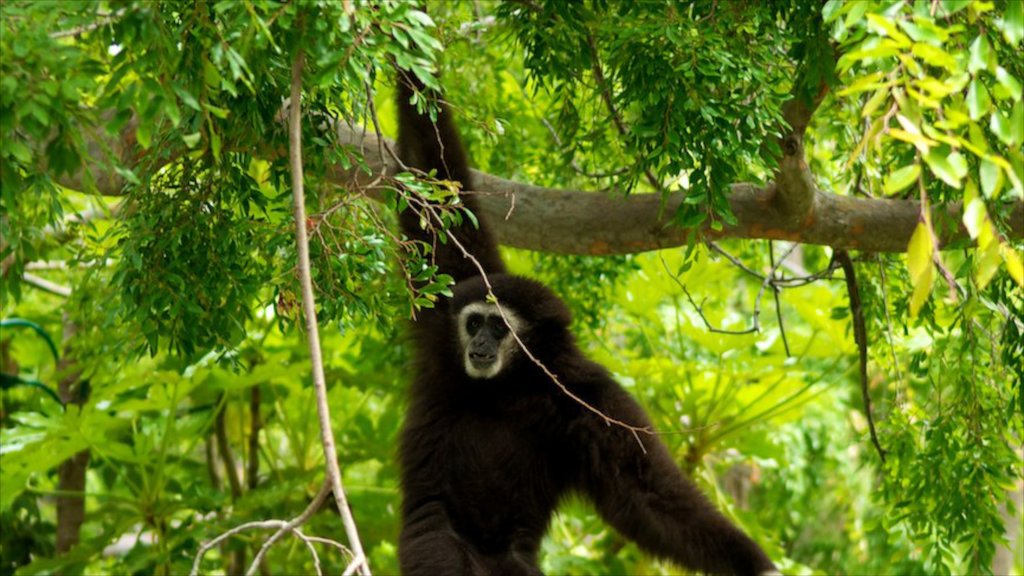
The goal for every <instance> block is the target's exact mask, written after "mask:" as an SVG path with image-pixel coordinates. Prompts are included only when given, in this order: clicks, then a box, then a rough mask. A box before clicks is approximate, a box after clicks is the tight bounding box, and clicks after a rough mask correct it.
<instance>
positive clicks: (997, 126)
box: [988, 110, 1013, 146]
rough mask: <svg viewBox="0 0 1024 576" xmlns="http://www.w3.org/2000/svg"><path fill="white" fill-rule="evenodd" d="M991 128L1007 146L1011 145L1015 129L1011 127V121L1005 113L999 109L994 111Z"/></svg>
mask: <svg viewBox="0 0 1024 576" xmlns="http://www.w3.org/2000/svg"><path fill="white" fill-rule="evenodd" d="M988 127H989V130H991V131H992V133H993V134H995V135H996V137H997V138H999V140H1000V141H1001V142H1002V143H1003V144H1006V145H1007V146H1010V145H1011V142H1012V141H1013V131H1012V130H1011V127H1010V121H1009V120H1008V119H1007V118H1006V116H1003V113H1002V112H1000V111H999V110H993V111H992V118H991V120H990V121H989V124H988Z"/></svg>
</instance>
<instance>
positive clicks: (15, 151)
mask: <svg viewBox="0 0 1024 576" xmlns="http://www.w3.org/2000/svg"><path fill="white" fill-rule="evenodd" d="M4 149H5V150H4V151H5V152H7V153H9V154H10V155H11V156H14V159H15V160H17V161H18V162H20V163H21V164H22V165H25V164H28V163H29V162H31V161H32V150H30V149H29V147H28V146H26V145H25V144H24V143H23V142H20V141H18V140H13V139H11V140H9V141H6V142H4Z"/></svg>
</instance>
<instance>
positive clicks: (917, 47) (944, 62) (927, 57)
mask: <svg viewBox="0 0 1024 576" xmlns="http://www.w3.org/2000/svg"><path fill="white" fill-rule="evenodd" d="M910 51H911V53H913V54H914V56H917V57H918V58H920V59H922V60H924V61H925V62H927V63H928V64H930V65H932V66H936V67H939V68H945V69H946V70H949V71H950V72H953V73H956V72H958V71H959V70H958V66H957V64H956V59H955V58H953V56H952V55H950V53H949V52H946V51H945V50H943V49H942V48H938V47H935V46H932V45H931V44H923V43H921V42H918V43H916V44H914V46H913V48H911V49H910Z"/></svg>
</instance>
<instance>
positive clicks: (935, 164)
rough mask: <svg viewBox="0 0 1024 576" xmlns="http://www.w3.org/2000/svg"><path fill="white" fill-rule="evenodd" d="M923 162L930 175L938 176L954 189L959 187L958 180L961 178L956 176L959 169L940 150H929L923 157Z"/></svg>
mask: <svg viewBox="0 0 1024 576" xmlns="http://www.w3.org/2000/svg"><path fill="white" fill-rule="evenodd" d="M924 161H925V162H927V163H928V168H929V169H931V171H932V174H935V175H936V176H938V177H939V179H941V180H942V181H943V182H945V183H946V184H949V185H950V186H952V187H954V188H959V187H960V179H961V178H963V176H959V177H958V176H957V174H958V173H960V169H959V167H954V166H953V164H952V163H951V162H950V157H947V156H946V155H945V154H944V153H943V152H942V149H941V148H937V149H933V150H930V151H929V152H928V153H927V154H925V155H924Z"/></svg>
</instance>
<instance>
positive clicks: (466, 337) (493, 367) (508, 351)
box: [457, 302, 526, 380]
mask: <svg viewBox="0 0 1024 576" xmlns="http://www.w3.org/2000/svg"><path fill="white" fill-rule="evenodd" d="M501 311H502V312H504V313H505V317H504V319H503V318H502V316H501V312H499V311H498V306H497V305H495V304H494V303H491V302H473V303H472V304H468V305H466V306H465V307H464V308H463V309H462V310H459V317H458V319H457V321H458V326H459V347H460V349H461V350H462V365H463V368H465V370H466V374H468V375H469V376H470V377H471V378H480V379H483V380H487V379H490V378H494V377H495V376H497V375H498V374H501V371H502V370H504V369H505V367H506V366H508V364H509V362H510V361H511V359H512V357H513V356H514V355H515V353H516V350H517V349H518V348H519V343H518V342H516V339H515V336H513V333H515V334H517V335H521V334H522V332H521V331H522V330H524V329H525V328H526V321H525V320H523V319H522V317H520V316H519V315H518V314H516V313H515V312H513V311H512V310H511V309H510V308H509V307H508V306H504V307H502V309H501ZM473 314H479V315H480V316H483V318H484V320H485V321H486V320H489V319H490V318H497V320H498V321H499V322H501V323H502V324H506V320H507V321H508V322H507V326H508V327H509V329H510V330H509V332H508V333H507V334H505V336H504V337H503V338H502V339H501V342H500V343H499V344H498V354H497V358H496V359H495V360H494V362H492V363H490V364H482V365H478V364H477V363H476V362H474V361H473V360H472V359H471V358H470V354H469V353H470V346H469V343H470V341H471V340H472V337H471V336H470V334H469V329H468V328H467V327H466V324H467V322H468V321H469V317H470V316H471V315H473Z"/></svg>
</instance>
